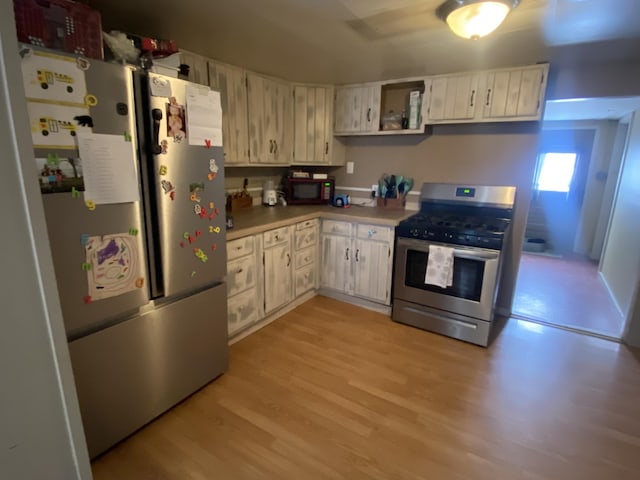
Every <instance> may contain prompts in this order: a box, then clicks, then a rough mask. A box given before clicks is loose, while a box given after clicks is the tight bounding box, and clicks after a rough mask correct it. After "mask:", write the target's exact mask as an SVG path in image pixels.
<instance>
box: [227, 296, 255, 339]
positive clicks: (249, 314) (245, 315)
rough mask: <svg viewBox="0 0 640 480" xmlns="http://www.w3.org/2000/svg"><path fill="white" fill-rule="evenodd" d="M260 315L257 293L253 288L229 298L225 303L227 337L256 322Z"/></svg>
mask: <svg viewBox="0 0 640 480" xmlns="http://www.w3.org/2000/svg"><path fill="white" fill-rule="evenodd" d="M260 313H261V312H260V305H259V304H258V293H257V291H256V289H255V288H252V289H251V290H247V291H246V292H244V293H241V294H240V295H236V296H234V297H231V298H229V300H228V301H227V323H228V330H229V336H230V337H231V336H233V335H234V334H235V333H236V332H239V331H240V330H244V329H245V328H246V327H248V326H249V325H251V324H253V323H255V322H257V321H258V320H259V319H260Z"/></svg>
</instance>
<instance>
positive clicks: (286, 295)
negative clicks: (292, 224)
mask: <svg viewBox="0 0 640 480" xmlns="http://www.w3.org/2000/svg"><path fill="white" fill-rule="evenodd" d="M263 242H264V312H265V314H269V313H271V312H273V311H274V310H276V309H277V308H280V307H282V306H284V305H286V304H287V303H289V302H290V301H291V299H292V289H291V283H292V270H293V267H292V263H293V262H292V258H291V233H290V230H289V227H284V228H278V229H276V230H270V231H268V232H265V233H264V234H263Z"/></svg>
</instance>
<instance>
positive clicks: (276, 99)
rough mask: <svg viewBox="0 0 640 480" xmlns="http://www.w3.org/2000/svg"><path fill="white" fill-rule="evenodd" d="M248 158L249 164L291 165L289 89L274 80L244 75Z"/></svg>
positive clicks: (250, 74) (289, 87) (284, 83)
mask: <svg viewBox="0 0 640 480" xmlns="http://www.w3.org/2000/svg"><path fill="white" fill-rule="evenodd" d="M247 84H248V87H247V88H248V99H249V101H248V102H249V107H248V110H249V152H250V153H249V155H250V161H251V163H281V164H289V163H290V161H291V148H292V147H291V137H292V134H291V129H292V118H291V116H292V107H291V105H292V103H291V86H290V85H289V84H288V83H286V82H284V81H279V80H275V79H270V78H266V77H262V76H260V75H254V74H252V73H248V74H247Z"/></svg>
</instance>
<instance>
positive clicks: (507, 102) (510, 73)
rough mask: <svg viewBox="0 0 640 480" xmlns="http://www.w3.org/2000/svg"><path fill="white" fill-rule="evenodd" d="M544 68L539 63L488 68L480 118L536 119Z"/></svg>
mask: <svg viewBox="0 0 640 480" xmlns="http://www.w3.org/2000/svg"><path fill="white" fill-rule="evenodd" d="M547 68H548V66H547V65H539V66H535V67H531V68H524V69H515V70H498V71H490V72H487V89H486V92H485V96H484V100H483V102H484V105H483V118H486V119H509V120H514V119H522V120H527V119H530V120H538V119H539V118H540V112H541V109H540V103H541V100H542V98H541V96H542V93H543V92H544V85H545V80H546V71H547Z"/></svg>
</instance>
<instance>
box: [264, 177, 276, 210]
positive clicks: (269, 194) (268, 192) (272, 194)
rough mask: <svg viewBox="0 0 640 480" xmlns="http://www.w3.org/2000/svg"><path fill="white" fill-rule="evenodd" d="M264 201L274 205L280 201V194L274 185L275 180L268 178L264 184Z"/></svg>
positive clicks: (271, 205) (270, 205) (265, 203)
mask: <svg viewBox="0 0 640 480" xmlns="http://www.w3.org/2000/svg"><path fill="white" fill-rule="evenodd" d="M262 203H263V205H268V206H269V207H273V206H275V205H276V204H277V203H278V194H277V193H276V189H275V187H274V186H273V180H267V181H266V182H264V185H263V186H262Z"/></svg>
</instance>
